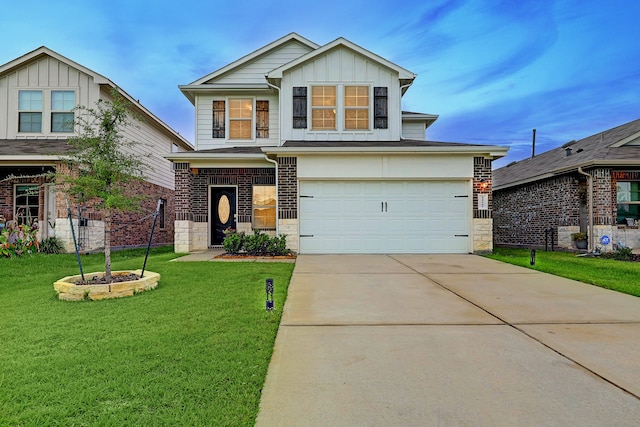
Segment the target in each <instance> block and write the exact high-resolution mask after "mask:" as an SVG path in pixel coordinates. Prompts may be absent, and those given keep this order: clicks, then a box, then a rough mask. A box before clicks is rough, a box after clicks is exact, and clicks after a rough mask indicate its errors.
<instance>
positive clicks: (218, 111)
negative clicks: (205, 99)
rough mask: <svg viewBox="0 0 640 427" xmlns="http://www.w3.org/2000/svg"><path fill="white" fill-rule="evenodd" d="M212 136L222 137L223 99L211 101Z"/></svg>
mask: <svg viewBox="0 0 640 427" xmlns="http://www.w3.org/2000/svg"><path fill="white" fill-rule="evenodd" d="M212 137H213V138H224V101H213V135H212Z"/></svg>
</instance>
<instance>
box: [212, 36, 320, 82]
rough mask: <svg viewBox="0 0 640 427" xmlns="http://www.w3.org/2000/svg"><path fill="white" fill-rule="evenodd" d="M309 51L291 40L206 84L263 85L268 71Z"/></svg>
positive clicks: (308, 48) (309, 49)
mask: <svg viewBox="0 0 640 427" xmlns="http://www.w3.org/2000/svg"><path fill="white" fill-rule="evenodd" d="M309 51H311V48H310V47H308V46H305V45H303V44H302V43H300V42H298V41H296V40H291V41H290V42H289V43H285V44H284V45H281V46H278V47H277V48H274V49H273V50H272V51H271V52H267V53H265V54H263V55H260V56H259V57H258V58H256V59H254V60H253V61H250V62H248V63H246V64H243V65H242V66H241V67H238V68H236V69H233V70H231V71H229V72H227V73H225V74H223V75H222V76H219V77H217V78H215V79H214V80H211V81H209V82H207V83H231V84H243V83H258V84H264V83H265V79H264V76H265V74H267V73H268V72H269V71H271V70H273V69H275V68H278V67H280V66H281V65H284V64H286V63H287V62H291V61H293V60H294V59H296V58H298V57H300V56H302V55H304V54H306V53H308V52H309Z"/></svg>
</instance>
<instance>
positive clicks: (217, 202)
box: [209, 187, 237, 246]
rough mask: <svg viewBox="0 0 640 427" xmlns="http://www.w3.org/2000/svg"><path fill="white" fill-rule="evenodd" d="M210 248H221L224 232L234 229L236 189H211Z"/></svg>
mask: <svg viewBox="0 0 640 427" xmlns="http://www.w3.org/2000/svg"><path fill="white" fill-rule="evenodd" d="M210 191H211V198H210V200H211V215H210V216H209V218H211V220H212V223H211V243H210V244H211V246H221V245H222V241H223V240H224V237H225V236H224V230H226V229H227V228H236V193H237V189H236V187H211V190H210Z"/></svg>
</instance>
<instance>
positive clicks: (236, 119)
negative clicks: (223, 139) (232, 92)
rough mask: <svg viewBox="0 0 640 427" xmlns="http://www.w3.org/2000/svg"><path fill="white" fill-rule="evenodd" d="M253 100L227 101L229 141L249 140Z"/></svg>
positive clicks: (234, 99)
mask: <svg viewBox="0 0 640 427" xmlns="http://www.w3.org/2000/svg"><path fill="white" fill-rule="evenodd" d="M252 128H253V100H252V99H249V98H231V99H229V139H251V129H252Z"/></svg>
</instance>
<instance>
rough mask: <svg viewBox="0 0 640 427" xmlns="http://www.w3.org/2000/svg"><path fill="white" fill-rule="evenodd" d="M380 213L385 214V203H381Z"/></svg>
mask: <svg viewBox="0 0 640 427" xmlns="http://www.w3.org/2000/svg"><path fill="white" fill-rule="evenodd" d="M380 212H384V202H380Z"/></svg>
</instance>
